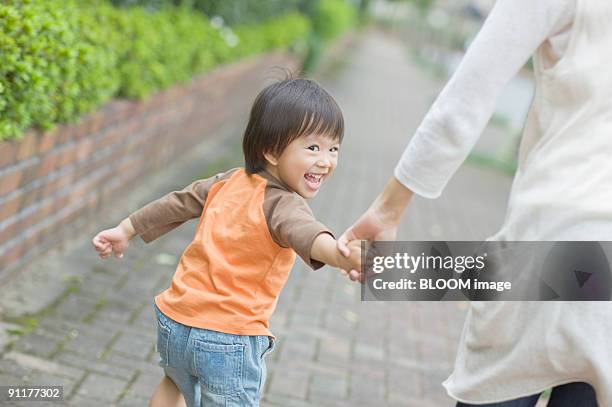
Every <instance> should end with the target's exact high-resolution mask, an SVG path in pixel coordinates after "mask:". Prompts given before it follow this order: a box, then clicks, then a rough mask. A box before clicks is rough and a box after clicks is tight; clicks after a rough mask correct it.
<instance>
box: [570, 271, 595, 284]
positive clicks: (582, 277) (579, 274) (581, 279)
mask: <svg viewBox="0 0 612 407" xmlns="http://www.w3.org/2000/svg"><path fill="white" fill-rule="evenodd" d="M574 275H575V276H576V280H578V285H579V286H580V288H582V287H583V286H584V284H585V283H586V282H587V280H588V279H589V278H591V275H592V273H588V272H586V271H582V270H574Z"/></svg>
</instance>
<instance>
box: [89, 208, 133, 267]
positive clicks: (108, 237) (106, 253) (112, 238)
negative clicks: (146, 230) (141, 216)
mask: <svg viewBox="0 0 612 407" xmlns="http://www.w3.org/2000/svg"><path fill="white" fill-rule="evenodd" d="M134 234H135V232H134V228H133V227H132V223H131V222H130V220H129V218H127V219H125V220H124V221H122V222H121V223H120V224H119V225H118V226H117V227H114V228H111V229H106V230H103V231H102V232H100V233H98V234H97V235H96V236H95V237H94V238H93V239H92V241H91V243H92V244H93V246H94V248H95V249H96V251H97V252H98V255H99V256H100V257H101V258H103V259H106V258H108V257H110V255H111V254H113V253H114V254H115V257H117V258H119V259H120V258H122V257H123V252H124V251H125V250H126V249H127V248H128V246H129V244H130V239H131V238H132V237H133V236H134Z"/></svg>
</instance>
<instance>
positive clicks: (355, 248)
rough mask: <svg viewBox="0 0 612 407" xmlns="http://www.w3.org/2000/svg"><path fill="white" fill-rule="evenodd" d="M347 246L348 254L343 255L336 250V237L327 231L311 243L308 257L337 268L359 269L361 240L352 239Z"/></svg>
mask: <svg viewBox="0 0 612 407" xmlns="http://www.w3.org/2000/svg"><path fill="white" fill-rule="evenodd" d="M348 246H349V249H350V254H349V256H348V257H345V256H344V255H342V253H340V251H339V250H338V246H337V242H336V239H334V238H333V237H332V236H331V235H330V234H328V233H321V234H320V235H318V236H317V237H316V238H315V240H314V242H313V243H312V248H311V250H310V257H312V258H313V259H314V260H318V261H320V262H322V263H325V264H328V265H330V266H332V267H336V268H339V269H343V270H359V271H361V241H359V240H353V241H351V242H350V243H349V245H348Z"/></svg>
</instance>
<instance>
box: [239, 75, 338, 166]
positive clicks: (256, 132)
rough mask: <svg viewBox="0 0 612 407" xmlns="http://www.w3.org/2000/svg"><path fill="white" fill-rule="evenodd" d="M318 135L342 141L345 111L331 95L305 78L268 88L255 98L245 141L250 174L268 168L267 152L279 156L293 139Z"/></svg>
mask: <svg viewBox="0 0 612 407" xmlns="http://www.w3.org/2000/svg"><path fill="white" fill-rule="evenodd" d="M315 133H317V134H324V135H327V136H329V137H330V138H332V139H334V140H338V142H342V137H343V135H344V119H343V117H342V111H341V110H340V107H339V106H338V104H337V103H336V101H335V100H334V98H332V97H331V95H330V94H329V93H327V92H326V91H325V90H324V89H323V88H322V87H321V86H320V85H319V84H318V83H316V82H315V81H313V80H309V79H301V78H289V79H285V80H282V81H280V82H276V83H274V84H272V85H269V86H267V87H266V88H264V89H263V90H262V91H261V92H259V94H258V95H257V97H256V98H255V102H254V103H253V107H252V108H251V115H250V117H249V123H248V124H247V127H246V130H245V131H244V137H243V139H242V151H243V153H244V161H245V168H246V172H247V174H254V173H257V172H259V171H261V170H263V169H264V168H265V164H266V159H265V157H264V153H272V154H274V155H275V156H279V155H280V154H282V152H283V150H285V148H286V147H287V145H289V143H291V142H292V141H293V140H295V139H297V138H298V137H302V136H306V135H309V134H315Z"/></svg>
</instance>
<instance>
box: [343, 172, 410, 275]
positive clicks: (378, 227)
mask: <svg viewBox="0 0 612 407" xmlns="http://www.w3.org/2000/svg"><path fill="white" fill-rule="evenodd" d="M412 195H413V193H412V191H410V190H409V189H408V188H406V187H405V186H403V185H402V184H400V183H399V181H397V180H396V179H395V178H394V177H391V179H390V180H389V182H387V185H386V186H385V188H384V190H383V192H382V193H381V194H380V195H379V196H378V198H376V200H375V201H374V203H372V206H370V208H369V209H368V210H367V211H366V212H365V213H364V214H363V215H362V216H361V217H360V218H359V219H358V220H357V222H355V223H354V224H353V225H352V226H351V227H349V228H348V229H347V230H346V231H345V232H344V233H343V234H342V236H340V238H339V239H338V250H340V252H341V253H342V255H344V256H346V257H348V256H349V255H350V250H349V248H348V243H349V242H350V241H353V240H356V239H358V240H369V241H374V240H395V238H396V236H397V228H398V226H399V223H400V221H401V218H402V215H403V213H404V210H405V209H406V206H407V205H408V203H409V202H410V199H411V198H412ZM343 272H344V273H345V274H348V276H349V278H350V279H351V280H352V281H360V282H362V283H363V282H364V281H365V278H364V273H363V271H362V272H359V271H357V270H350V271H348V272H347V271H346V270H343Z"/></svg>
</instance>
